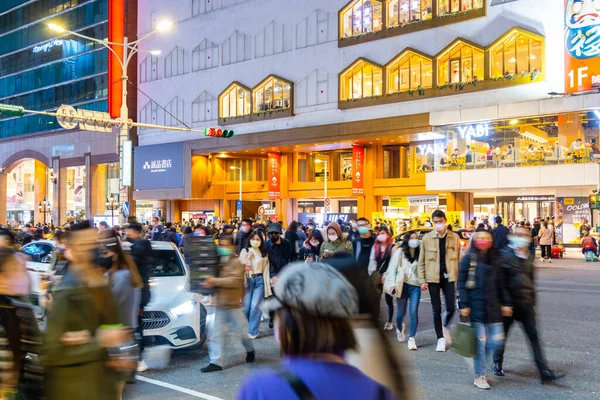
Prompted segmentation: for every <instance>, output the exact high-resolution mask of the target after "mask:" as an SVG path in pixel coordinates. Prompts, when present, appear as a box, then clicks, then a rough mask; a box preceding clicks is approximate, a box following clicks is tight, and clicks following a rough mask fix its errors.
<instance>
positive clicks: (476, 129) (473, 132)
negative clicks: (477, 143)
mask: <svg viewBox="0 0 600 400" xmlns="http://www.w3.org/2000/svg"><path fill="white" fill-rule="evenodd" d="M458 133H460V137H462V138H463V139H469V138H482V137H487V136H489V134H490V126H489V124H476V125H464V126H459V127H458Z"/></svg>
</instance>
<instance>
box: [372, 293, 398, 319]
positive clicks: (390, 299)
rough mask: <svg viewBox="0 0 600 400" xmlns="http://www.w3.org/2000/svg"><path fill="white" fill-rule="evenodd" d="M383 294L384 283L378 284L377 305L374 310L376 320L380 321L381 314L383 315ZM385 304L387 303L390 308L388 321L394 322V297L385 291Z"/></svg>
mask: <svg viewBox="0 0 600 400" xmlns="http://www.w3.org/2000/svg"><path fill="white" fill-rule="evenodd" d="M382 294H383V285H377V307H375V309H374V310H373V318H374V320H375V321H379V316H380V315H381V295H382ZM385 304H387V308H388V320H387V322H390V323H391V322H392V320H393V319H394V298H393V297H392V296H390V295H389V294H387V293H385Z"/></svg>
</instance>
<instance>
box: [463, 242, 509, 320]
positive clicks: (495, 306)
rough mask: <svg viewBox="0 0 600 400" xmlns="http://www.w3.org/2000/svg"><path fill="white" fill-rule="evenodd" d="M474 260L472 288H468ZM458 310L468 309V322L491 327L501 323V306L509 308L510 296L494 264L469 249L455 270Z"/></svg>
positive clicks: (498, 269)
mask: <svg viewBox="0 0 600 400" xmlns="http://www.w3.org/2000/svg"><path fill="white" fill-rule="evenodd" d="M472 255H474V256H475V257H476V267H475V282H476V284H475V288H474V289H468V288H467V286H466V284H467V280H468V278H469V268H470V266H471V257H472ZM458 292H459V307H460V308H470V309H471V315H470V318H471V321H472V322H482V323H485V324H491V323H495V322H502V310H501V305H503V306H510V305H511V300H510V295H509V293H508V291H507V289H506V286H505V285H504V280H503V275H502V270H501V269H500V267H498V266H497V265H493V264H492V263H489V264H488V263H487V262H485V261H484V260H482V259H481V258H479V257H478V256H477V254H476V251H475V249H472V250H471V252H470V253H469V254H467V255H466V256H465V257H463V259H462V261H461V263H460V269H459V271H458Z"/></svg>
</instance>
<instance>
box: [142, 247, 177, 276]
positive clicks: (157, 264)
mask: <svg viewBox="0 0 600 400" xmlns="http://www.w3.org/2000/svg"><path fill="white" fill-rule="evenodd" d="M150 265H151V268H150V277H155V278H157V277H164V276H183V275H185V273H184V267H183V265H182V263H181V258H180V257H179V256H178V255H177V251H176V250H172V249H167V250H157V249H152V259H151V261H150Z"/></svg>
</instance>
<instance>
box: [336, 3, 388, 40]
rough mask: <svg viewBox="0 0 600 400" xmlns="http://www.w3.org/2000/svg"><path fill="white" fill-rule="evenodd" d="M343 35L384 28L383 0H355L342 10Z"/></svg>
mask: <svg viewBox="0 0 600 400" xmlns="http://www.w3.org/2000/svg"><path fill="white" fill-rule="evenodd" d="M341 26H342V32H341V33H342V37H350V36H357V35H361V34H363V33H369V32H377V31H380V30H381V29H383V0H354V1H352V2H350V3H349V4H348V5H347V6H346V7H344V9H343V10H342V21H341Z"/></svg>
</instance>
